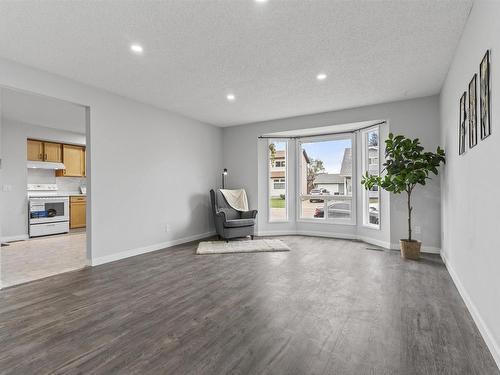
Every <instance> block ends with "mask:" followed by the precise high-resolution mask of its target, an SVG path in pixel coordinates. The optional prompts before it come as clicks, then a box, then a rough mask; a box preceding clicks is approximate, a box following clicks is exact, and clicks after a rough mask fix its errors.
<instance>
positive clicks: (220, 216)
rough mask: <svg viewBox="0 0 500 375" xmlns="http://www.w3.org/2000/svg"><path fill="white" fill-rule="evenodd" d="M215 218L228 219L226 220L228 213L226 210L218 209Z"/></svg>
mask: <svg viewBox="0 0 500 375" xmlns="http://www.w3.org/2000/svg"><path fill="white" fill-rule="evenodd" d="M215 218H216V220H220V221H223V222H225V221H227V220H226V213H225V212H224V211H217V212H216V213H215Z"/></svg>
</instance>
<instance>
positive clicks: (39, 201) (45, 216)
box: [29, 197, 69, 224]
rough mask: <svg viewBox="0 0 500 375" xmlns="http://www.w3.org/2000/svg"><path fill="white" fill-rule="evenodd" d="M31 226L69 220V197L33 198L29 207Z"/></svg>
mask: <svg viewBox="0 0 500 375" xmlns="http://www.w3.org/2000/svg"><path fill="white" fill-rule="evenodd" d="M29 215H30V224H41V223H55V222H58V221H68V220H69V198H68V197H39V198H31V199H30V205H29Z"/></svg>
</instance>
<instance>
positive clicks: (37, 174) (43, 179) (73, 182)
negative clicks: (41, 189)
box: [28, 169, 86, 191]
mask: <svg viewBox="0 0 500 375" xmlns="http://www.w3.org/2000/svg"><path fill="white" fill-rule="evenodd" d="M28 184H57V190H59V191H79V190H80V186H82V185H85V184H86V179H85V177H56V176H55V172H54V171H53V170H50V169H28Z"/></svg>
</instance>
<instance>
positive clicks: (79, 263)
mask: <svg viewBox="0 0 500 375" xmlns="http://www.w3.org/2000/svg"><path fill="white" fill-rule="evenodd" d="M86 237H87V236H86V233H85V230H72V231H71V232H70V233H68V234H61V235H56V236H48V237H39V238H33V239H29V240H26V241H18V242H12V243H10V244H9V246H2V247H1V250H0V260H1V272H0V275H1V281H2V288H6V287H8V286H12V285H18V284H22V283H26V282H29V281H33V280H37V279H42V278H44V277H48V276H53V275H56V274H58V273H63V272H68V271H73V270H76V269H80V268H83V267H85V266H86V265H87V259H86V245H85V244H86Z"/></svg>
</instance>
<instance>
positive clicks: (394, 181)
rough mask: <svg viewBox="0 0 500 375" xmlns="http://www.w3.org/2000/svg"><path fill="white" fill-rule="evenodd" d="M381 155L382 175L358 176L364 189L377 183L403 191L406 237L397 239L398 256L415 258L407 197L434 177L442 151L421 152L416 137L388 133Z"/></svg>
mask: <svg viewBox="0 0 500 375" xmlns="http://www.w3.org/2000/svg"><path fill="white" fill-rule="evenodd" d="M385 158H386V161H385V163H384V164H383V167H384V168H383V169H382V173H383V175H382V176H374V175H370V174H369V173H368V172H366V174H365V175H364V176H363V177H362V179H361V184H362V185H363V186H364V187H365V188H366V189H368V190H369V189H372V188H373V187H374V186H379V187H381V188H382V189H384V190H387V191H388V192H390V193H393V194H401V193H403V192H405V193H406V196H407V205H408V238H406V239H402V240H400V248H401V256H402V257H404V258H408V259H419V258H420V246H421V242H419V241H416V240H414V239H413V238H412V235H411V233H412V232H411V214H412V212H413V207H412V205H411V197H412V193H413V190H414V189H415V187H416V186H417V185H425V184H426V182H427V180H428V179H430V177H429V174H430V173H433V174H434V175H436V176H437V174H438V167H439V165H440V164H441V163H445V153H444V150H443V149H442V148H440V147H438V148H437V150H436V152H428V151H424V148H423V147H422V146H421V145H420V141H419V139H418V138H416V139H409V138H406V137H405V136H402V135H397V136H394V134H392V133H390V134H389V138H388V139H386V141H385ZM384 172H385V173H384Z"/></svg>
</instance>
